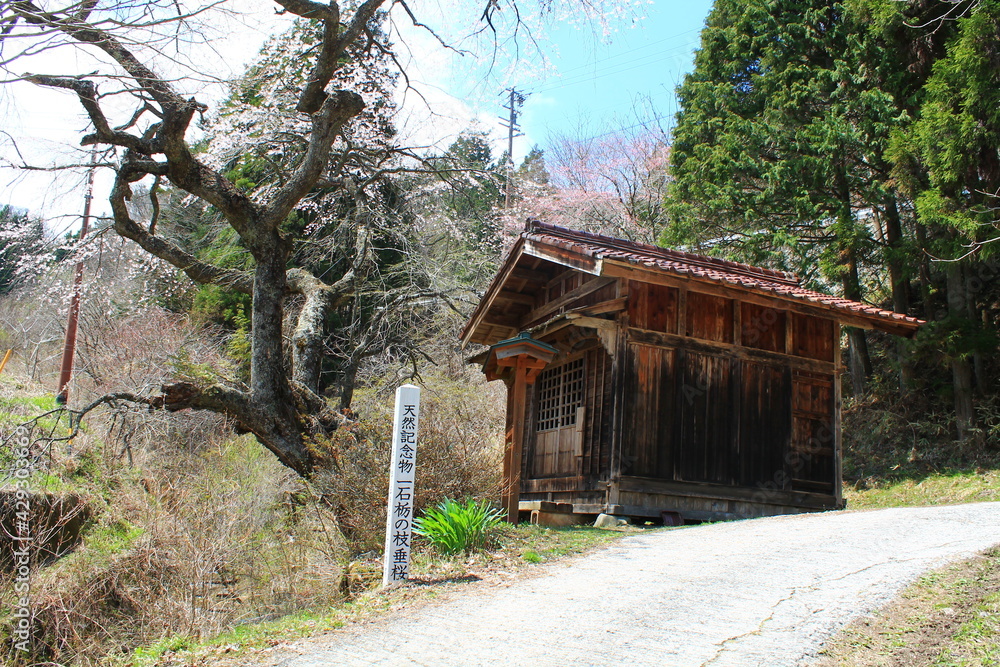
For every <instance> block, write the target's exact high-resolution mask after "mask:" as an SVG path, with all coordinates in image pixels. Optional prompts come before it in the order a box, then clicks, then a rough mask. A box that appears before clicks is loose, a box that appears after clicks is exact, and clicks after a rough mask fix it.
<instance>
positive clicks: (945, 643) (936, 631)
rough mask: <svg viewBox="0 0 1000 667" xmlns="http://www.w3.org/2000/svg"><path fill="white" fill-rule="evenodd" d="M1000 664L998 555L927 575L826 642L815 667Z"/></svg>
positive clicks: (982, 666)
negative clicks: (871, 614)
mask: <svg viewBox="0 0 1000 667" xmlns="http://www.w3.org/2000/svg"><path fill="white" fill-rule="evenodd" d="M998 664H1000V550H997V549H993V550H990V551H988V552H986V553H985V554H982V555H980V556H977V557H975V558H973V559H971V560H967V561H963V562H961V563H956V564H953V565H949V566H948V567H945V568H943V569H940V570H937V571H935V572H931V573H929V574H927V575H925V576H923V577H921V578H920V580H919V581H917V582H916V583H915V584H913V585H912V586H910V587H909V588H908V589H907V590H906V591H905V592H904V593H903V594H902V595H901V596H900V597H899V598H898V599H897V600H896V601H894V602H892V603H891V604H889V605H888V606H886V607H885V608H883V609H882V610H880V611H879V612H878V613H877V614H875V615H873V616H869V617H866V618H862V619H859V620H857V621H855V622H854V623H852V624H851V625H850V626H848V628H846V629H845V630H843V631H842V632H841V633H840V634H839V635H838V636H837V637H835V638H834V639H833V640H831V641H830V642H829V643H828V644H827V646H826V647H825V648H824V650H823V657H822V658H821V659H820V660H819V661H818V662H817V663H816V667H875V666H877V667H922V666H924V665H939V666H946V665H947V666H951V665H954V666H959V665H961V666H963V667H966V666H967V667H986V666H987V665H998Z"/></svg>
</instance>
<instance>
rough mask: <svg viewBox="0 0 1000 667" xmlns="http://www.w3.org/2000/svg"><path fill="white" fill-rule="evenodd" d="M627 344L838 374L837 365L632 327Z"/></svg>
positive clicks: (629, 330)
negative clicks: (688, 351)
mask: <svg viewBox="0 0 1000 667" xmlns="http://www.w3.org/2000/svg"><path fill="white" fill-rule="evenodd" d="M628 340H629V342H630V343H641V344H644V345H655V346H657V347H671V348H678V349H685V350H692V351H694V352H700V353H702V354H712V355H716V356H727V357H733V358H736V359H744V360H746V361H754V362H761V363H770V364H776V365H781V366H787V367H789V368H793V369H796V370H803V371H809V372H811V373H826V374H833V373H834V372H836V368H835V367H834V365H833V364H832V363H830V362H827V361H817V360H815V359H806V358H804V357H793V356H789V355H787V354H782V353H780V352H769V351H767V350H757V349H754V348H751V347H742V346H738V345H733V344H732V343H720V342H717V341H709V340H700V339H698V338H689V337H687V336H678V335H676V334H668V333H663V332H661V331H647V330H646V329H636V328H634V327H629V329H628Z"/></svg>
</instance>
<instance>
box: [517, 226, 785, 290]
mask: <svg viewBox="0 0 1000 667" xmlns="http://www.w3.org/2000/svg"><path fill="white" fill-rule="evenodd" d="M534 231H538V232H544V233H550V234H553V235H555V236H560V237H563V238H566V239H567V240H575V241H583V242H585V243H586V242H594V243H597V244H600V245H603V246H605V247H607V248H610V249H613V250H620V251H622V252H634V251H636V250H639V251H642V252H645V253H648V254H650V255H653V256H658V257H659V258H660V259H667V260H671V261H680V262H684V263H686V264H691V265H694V266H699V267H701V268H706V269H715V270H722V271H728V272H732V273H738V274H741V275H744V276H747V277H748V278H758V279H764V280H769V281H773V282H779V283H785V284H788V285H791V286H794V287H801V286H802V284H801V283H800V281H799V278H798V276H796V275H795V274H794V273H788V272H786V271H776V270H774V269H766V268H764V267H760V266H753V265H750V264H742V263H740V262H733V261H730V260H727V259H719V258H717V257H709V256H708V255H699V254H696V253H690V252H684V251H683V250H673V249H671V248H663V247H660V246H655V245H651V244H649V243H641V242H638V241H626V240H624V239H617V238H614V237H612V236H605V235H603V234H596V233H594V232H585V231H582V230H577V229H569V228H567V227H560V226H558V225H553V224H552V223H548V222H542V221H541V220H533V219H529V220H528V224H527V225H526V226H525V230H524V232H525V234H530V233H532V232H534Z"/></svg>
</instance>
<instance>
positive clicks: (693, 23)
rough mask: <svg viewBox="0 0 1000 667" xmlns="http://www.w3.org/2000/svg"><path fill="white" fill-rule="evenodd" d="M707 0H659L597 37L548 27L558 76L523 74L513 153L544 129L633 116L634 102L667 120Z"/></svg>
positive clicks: (594, 127) (573, 129) (590, 128)
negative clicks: (524, 95) (528, 78)
mask: <svg viewBox="0 0 1000 667" xmlns="http://www.w3.org/2000/svg"><path fill="white" fill-rule="evenodd" d="M711 8H712V3H711V1H710V0H686V1H685V0H660V1H659V2H656V3H654V4H652V5H650V6H649V7H648V8H647V17H646V18H645V19H644V20H641V21H639V22H638V23H637V24H636V25H635V26H634V27H628V28H623V29H621V30H619V31H617V32H615V33H613V34H612V35H611V36H610V37H609V38H607V39H606V40H605V43H601V42H599V41H597V40H598V38H596V37H595V35H594V34H593V33H592V32H588V31H586V30H581V29H574V28H571V27H561V28H559V29H557V30H555V31H553V32H552V33H551V41H552V43H553V44H554V46H555V47H556V48H557V49H558V52H557V53H556V54H554V55H552V56H551V60H552V63H553V65H554V66H555V67H556V68H557V71H558V76H550V77H547V78H546V79H542V80H538V81H534V82H529V83H526V84H525V85H523V86H518V87H519V88H523V89H524V90H525V92H529V93H530V95H529V96H528V99H527V101H526V102H525V105H524V109H523V111H524V114H523V116H522V126H523V128H524V132H525V134H526V135H527V136H526V139H521V140H515V149H514V154H515V156H518V155H520V154H523V153H524V152H526V151H527V150H528V149H529V148H530V146H527V145H525V144H526V143H527V142H528V141H535V142H537V143H539V144H543V143H544V140H545V138H546V137H547V136H549V135H550V134H552V133H556V134H570V135H573V134H577V133H579V132H581V131H582V132H585V134H584V136H590V135H591V134H592V133H599V132H602V131H608V130H610V129H612V128H613V127H614V126H615V125H618V126H621V125H623V124H628V123H629V122H632V123H634V122H635V115H634V113H635V112H634V109H635V108H637V107H642V110H640V113H647V114H648V113H649V111H650V110H651V111H652V113H653V115H656V116H661V117H662V121H661V122H662V123H664V124H666V125H669V124H670V123H672V120H673V116H674V114H675V113H676V111H677V108H676V103H675V97H674V90H675V88H676V87H677V86H678V85H679V84H680V83H681V82H682V80H683V78H684V74H685V73H687V72H689V71H690V70H691V68H692V65H693V58H694V51H695V49H696V48H697V47H698V44H699V34H700V32H701V28H702V27H703V26H704V23H705V18H706V17H707V16H708V12H709V11H710V10H711Z"/></svg>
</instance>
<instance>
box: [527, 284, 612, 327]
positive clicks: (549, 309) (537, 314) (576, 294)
mask: <svg viewBox="0 0 1000 667" xmlns="http://www.w3.org/2000/svg"><path fill="white" fill-rule="evenodd" d="M614 281H615V279H614V278H595V279H594V280H590V281H588V282H585V283H584V284H582V285H580V286H579V287H577V288H576V289H574V290H570V291H569V292H566V293H565V294H563V295H562V296H561V297H559V298H558V299H555V300H553V301H549V302H548V303H546V304H544V305H542V306H539V307H538V308H535V309H534V310H533V311H531V312H530V313H528V314H527V315H525V316H524V319H523V320H522V325H521V326H522V328H528V327H530V326H531V325H532V324H535V323H537V322H538V321H539V320H544V319H545V318H546V317H547V316H548V315H551V314H552V313H554V312H556V311H557V310H559V309H560V308H563V307H565V306H566V305H568V304H570V303H572V302H573V301H576V300H577V299H579V298H581V297H584V296H587V295H588V294H591V293H592V292H596V291H597V290H599V289H601V288H602V287H606V286H607V285H610V284H611V283H613V282H614Z"/></svg>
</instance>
